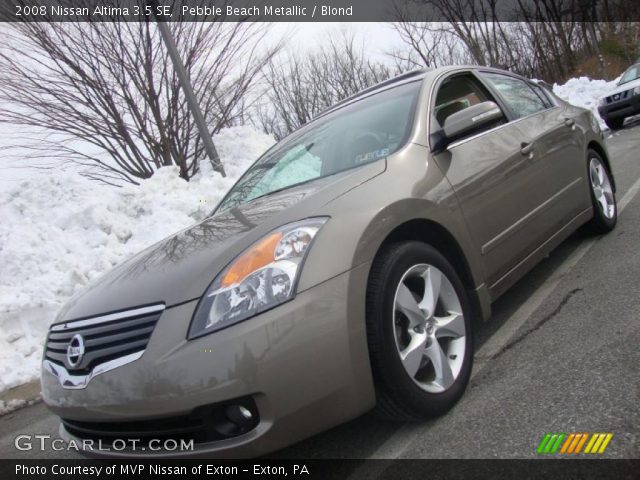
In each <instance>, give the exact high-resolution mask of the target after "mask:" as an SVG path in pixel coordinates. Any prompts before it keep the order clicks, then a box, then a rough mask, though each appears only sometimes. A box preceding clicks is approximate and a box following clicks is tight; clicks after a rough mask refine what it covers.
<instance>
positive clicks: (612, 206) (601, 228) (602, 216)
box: [587, 150, 618, 233]
mask: <svg viewBox="0 0 640 480" xmlns="http://www.w3.org/2000/svg"><path fill="white" fill-rule="evenodd" d="M587 161H588V168H589V186H590V190H591V204H592V206H593V218H592V219H591V221H590V222H589V224H588V225H589V227H590V228H591V230H592V231H593V232H595V233H607V232H610V231H611V230H613V229H614V228H615V226H616V222H617V221H618V206H617V203H616V194H615V192H614V191H613V182H612V180H611V172H610V171H609V169H608V168H607V166H606V164H605V163H604V161H603V160H602V157H601V156H600V155H599V154H598V153H597V152H595V151H593V150H589V152H588V155H587Z"/></svg>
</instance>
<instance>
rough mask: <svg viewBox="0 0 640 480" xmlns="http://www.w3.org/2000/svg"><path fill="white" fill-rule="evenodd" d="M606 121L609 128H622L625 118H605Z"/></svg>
mask: <svg viewBox="0 0 640 480" xmlns="http://www.w3.org/2000/svg"><path fill="white" fill-rule="evenodd" d="M604 123H606V124H607V127H609V130H620V129H621V128H622V125H623V124H624V118H605V119H604Z"/></svg>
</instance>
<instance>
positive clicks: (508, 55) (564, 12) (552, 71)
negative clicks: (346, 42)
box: [392, 0, 638, 81]
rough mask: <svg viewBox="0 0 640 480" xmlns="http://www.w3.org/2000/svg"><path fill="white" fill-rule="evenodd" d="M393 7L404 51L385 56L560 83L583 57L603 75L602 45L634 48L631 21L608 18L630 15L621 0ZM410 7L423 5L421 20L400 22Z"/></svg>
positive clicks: (439, 1)
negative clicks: (472, 66)
mask: <svg viewBox="0 0 640 480" xmlns="http://www.w3.org/2000/svg"><path fill="white" fill-rule="evenodd" d="M399 5H400V6H397V7H396V8H395V17H396V19H397V23H396V24H395V28H396V30H397V31H398V32H399V34H400V36H401V38H402V40H403V41H404V43H405V45H406V46H407V49H406V50H405V51H404V52H401V53H400V54H399V53H397V52H394V53H393V54H392V57H393V58H394V59H396V61H398V60H400V61H404V62H405V63H407V62H408V63H411V62H413V63H418V64H421V65H425V66H437V65H438V64H442V63H447V64H456V63H463V62H464V63H472V64H478V65H487V66H493V67H498V68H505V69H509V70H512V71H514V72H517V73H520V74H523V75H525V76H530V77H537V78H541V79H546V80H548V81H563V80H565V79H566V78H568V77H570V76H571V75H573V74H575V72H576V71H577V70H578V67H579V65H581V64H582V63H583V62H585V60H587V59H588V58H589V57H595V58H596V59H597V62H598V65H599V73H600V74H601V75H603V74H604V72H603V70H604V68H603V67H604V59H603V56H602V52H601V45H602V44H605V45H607V44H608V46H609V48H610V49H615V50H616V52H615V53H616V55H618V56H620V57H622V58H624V59H627V61H629V58H630V57H633V54H632V52H635V53H636V54H637V52H638V47H637V45H638V43H637V38H638V37H637V35H638V25H637V23H635V24H632V23H624V22H611V21H610V20H611V19H612V18H615V19H623V18H632V17H633V15H634V11H633V10H632V8H633V7H631V6H630V4H629V2H625V1H624V0H607V1H604V2H602V1H598V0H517V1H515V2H514V1H512V0H400V4H399ZM411 6H414V7H415V6H420V7H423V8H422V9H421V10H420V11H421V12H423V17H424V18H423V21H422V22H413V21H408V20H407V18H409V17H408V16H407V15H406V14H405V12H406V11H407V10H408V9H409V7H411ZM424 7H426V8H424ZM410 18H412V19H415V14H414V15H413V16H411V17H410ZM434 19H438V20H445V21H444V22H442V21H441V22H439V23H436V22H434V21H433V20H434ZM513 20H517V21H513ZM603 20H604V21H603ZM629 26H630V28H629ZM445 39H446V40H448V44H447V43H446V42H444V41H443V40H445ZM452 52H454V53H453V55H452ZM461 52H462V53H461ZM442 60H444V62H443V61H442Z"/></svg>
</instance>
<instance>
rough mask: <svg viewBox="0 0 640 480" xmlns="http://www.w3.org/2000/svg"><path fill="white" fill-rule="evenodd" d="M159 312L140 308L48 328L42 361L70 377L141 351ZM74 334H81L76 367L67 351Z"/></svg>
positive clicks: (148, 308)
mask: <svg viewBox="0 0 640 480" xmlns="http://www.w3.org/2000/svg"><path fill="white" fill-rule="evenodd" d="M163 309H164V306H162V305H161V306H158V307H157V308H154V307H144V308H139V309H135V310H130V311H127V312H121V313H116V314H109V315H104V316H102V317H95V318H90V319H79V320H71V321H68V322H65V323H63V324H57V325H52V327H51V330H49V334H48V336H47V342H46V347H45V353H44V358H45V359H46V360H49V361H50V362H53V363H55V364H58V365H62V366H64V367H65V368H66V369H67V370H68V371H69V372H72V373H73V374H87V373H90V372H91V371H92V370H93V369H94V368H95V367H96V366H98V365H100V364H102V363H105V362H108V361H110V360H114V359H116V358H120V357H123V356H125V355H129V354H132V353H136V352H140V351H143V350H144V349H145V348H146V347H147V343H149V338H150V337H151V333H152V332H153V329H154V328H155V326H156V323H157V322H158V319H159V318H160V315H161V314H162V310H163ZM150 310H151V311H150ZM76 335H81V338H82V341H83V345H84V353H83V355H82V356H81V358H80V361H79V362H77V364H76V365H71V364H70V362H69V358H68V356H67V349H68V348H69V345H70V343H71V340H72V339H73V338H74V337H75V336H76Z"/></svg>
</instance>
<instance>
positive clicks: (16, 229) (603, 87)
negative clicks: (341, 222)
mask: <svg viewBox="0 0 640 480" xmlns="http://www.w3.org/2000/svg"><path fill="white" fill-rule="evenodd" d="M612 86H613V83H612V82H605V81H601V80H590V79H588V78H586V77H582V78H575V79H571V80H569V81H568V82H567V83H566V84H564V85H556V86H554V91H555V92H556V93H557V94H558V95H559V96H561V97H563V98H565V99H567V100H568V101H570V102H571V103H574V104H576V105H580V106H584V107H587V108H591V109H592V110H595V106H596V102H597V99H598V98H599V97H600V96H602V95H604V94H605V93H606V92H607V91H608V90H609V89H610V88H612ZM215 143H216V146H217V147H218V150H219V153H220V156H221V158H222V160H223V162H224V164H225V168H226V169H227V173H228V177H227V178H226V179H223V178H221V177H220V176H219V175H217V174H215V173H213V172H212V171H211V170H210V168H209V169H205V170H204V171H203V173H202V174H201V175H200V176H199V177H198V178H196V179H194V180H193V181H192V182H189V183H187V182H185V181H183V180H181V179H180V178H178V176H177V173H176V171H175V170H174V169H173V168H163V169H161V170H160V171H159V172H158V173H156V175H154V176H153V178H151V179H149V180H147V181H144V182H143V183H142V185H140V186H131V187H126V188H121V189H114V188H111V187H106V186H100V185H97V184H95V183H92V182H90V181H88V180H85V179H83V178H81V177H79V176H77V175H73V174H70V173H67V174H62V173H46V174H43V173H34V176H33V178H32V179H30V180H29V181H25V182H22V183H15V182H13V183H3V184H0V189H1V190H0V219H2V220H1V222H0V391H3V390H6V389H9V388H12V387H14V386H17V385H20V384H22V383H25V382H28V381H30V380H32V379H34V378H37V376H38V374H39V363H40V357H41V354H42V345H43V340H44V336H45V334H46V330H47V328H48V326H49V324H50V323H51V322H52V321H53V320H54V318H55V316H56V312H57V310H58V309H59V308H60V307H61V306H62V304H63V303H64V302H65V301H66V300H67V299H68V298H69V297H70V296H71V295H73V294H74V293H76V292H77V291H79V290H80V289H81V288H82V287H83V286H84V285H86V283H87V282H88V281H90V280H91V279H93V278H95V277H96V276H98V275H100V274H101V273H103V272H105V271H107V270H108V269H110V268H111V267H113V266H114V265H116V264H117V263H119V262H121V261H123V260H124V259H126V258H127V257H129V256H131V255H133V254H134V253H136V252H138V251H140V250H142V249H143V248H146V247H147V246H149V245H151V244H153V243H155V242H157V241H158V240H160V239H162V238H164V237H166V236H167V235H169V234H171V233H174V232H176V231H178V230H181V229H182V228H185V227H187V226H188V225H190V224H193V223H195V222H197V221H199V220H201V219H202V218H204V216H205V215H206V214H207V213H208V212H209V211H211V209H212V208H213V207H214V206H215V205H216V203H217V202H218V200H219V199H220V198H221V196H222V195H223V194H224V193H225V192H226V191H227V189H228V188H229V187H230V186H231V185H232V184H233V182H234V180H235V179H236V178H237V177H238V176H239V175H240V174H241V173H242V172H243V171H244V170H245V169H246V168H247V167H248V166H249V165H250V164H251V163H252V162H253V160H255V159H256V158H257V157H258V156H259V155H260V154H261V153H262V152H263V151H264V150H266V149H267V148H268V147H269V146H270V145H271V144H272V143H273V139H272V138H271V137H269V136H267V135H264V134H261V133H258V132H256V131H254V130H253V129H251V128H250V127H235V128H231V129H227V130H224V131H223V132H221V133H220V135H218V136H217V137H216V138H215Z"/></svg>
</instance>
